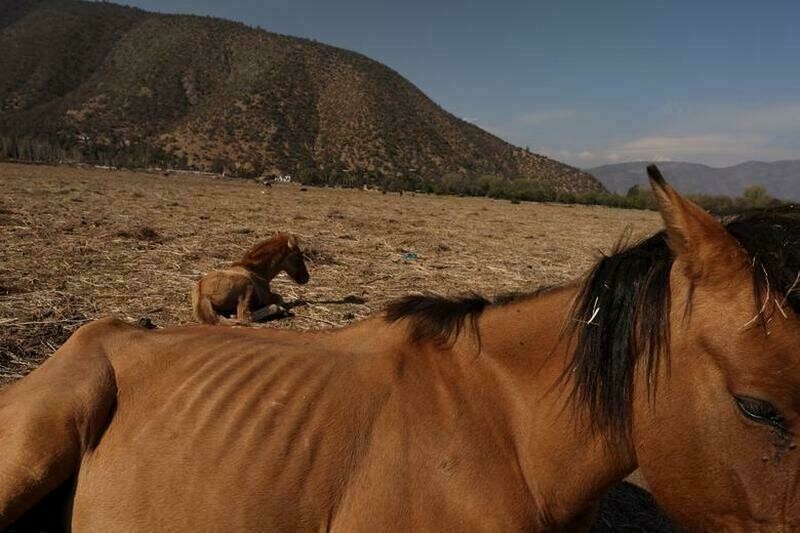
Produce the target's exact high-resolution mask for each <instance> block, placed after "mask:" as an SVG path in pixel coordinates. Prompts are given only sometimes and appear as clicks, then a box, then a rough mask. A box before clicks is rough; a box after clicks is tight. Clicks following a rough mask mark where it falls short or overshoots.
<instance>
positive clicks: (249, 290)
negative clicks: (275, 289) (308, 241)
mask: <svg viewBox="0 0 800 533" xmlns="http://www.w3.org/2000/svg"><path fill="white" fill-rule="evenodd" d="M281 272H286V273H287V274H288V275H289V277H290V278H292V279H293V280H294V281H296V282H297V283H300V284H301V285H302V284H304V283H308V278H309V276H308V270H307V269H306V264H305V261H304V259H303V250H301V249H300V245H299V244H298V242H297V237H295V236H294V235H287V234H285V233H280V234H278V235H276V236H275V237H273V238H271V239H268V240H266V241H262V242H260V243H258V244H256V245H255V246H253V247H252V248H251V249H250V250H249V251H248V252H247V253H246V254H245V255H244V257H242V259H240V260H239V261H237V262H235V263H233V264H232V265H231V266H230V267H229V268H226V269H225V270H214V271H213V272H209V273H208V274H206V275H205V276H203V277H202V278H201V279H200V281H198V282H197V283H195V284H194V286H193V287H192V314H193V316H194V319H195V320H197V321H198V322H203V323H206V324H217V323H219V322H220V316H219V315H220V314H227V315H231V314H235V315H236V319H237V321H238V322H242V323H246V322H250V321H251V319H252V312H253V311H255V310H259V309H263V308H265V307H268V306H277V305H278V304H279V303H280V302H281V299H280V297H279V296H278V295H277V294H273V293H272V291H270V288H269V283H270V281H272V279H273V278H274V277H275V276H277V275H278V274H280V273H281ZM273 314H274V312H273Z"/></svg>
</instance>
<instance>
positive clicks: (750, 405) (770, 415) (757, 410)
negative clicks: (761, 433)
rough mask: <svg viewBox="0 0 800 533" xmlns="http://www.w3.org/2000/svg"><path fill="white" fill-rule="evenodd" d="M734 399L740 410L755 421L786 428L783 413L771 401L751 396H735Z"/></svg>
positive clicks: (782, 428)
mask: <svg viewBox="0 0 800 533" xmlns="http://www.w3.org/2000/svg"><path fill="white" fill-rule="evenodd" d="M734 399H735V400H736V406H737V407H738V408H739V411H741V413H742V414H743V415H744V416H745V417H747V418H749V419H750V420H752V421H753V422H758V423H759V424H766V425H770V426H773V427H775V428H778V429H781V430H784V431H785V430H786V421H785V419H784V418H783V415H781V413H780V411H778V409H777V408H776V407H775V406H774V405H772V404H771V403H770V402H768V401H766V400H759V399H758V398H752V397H750V396H734Z"/></svg>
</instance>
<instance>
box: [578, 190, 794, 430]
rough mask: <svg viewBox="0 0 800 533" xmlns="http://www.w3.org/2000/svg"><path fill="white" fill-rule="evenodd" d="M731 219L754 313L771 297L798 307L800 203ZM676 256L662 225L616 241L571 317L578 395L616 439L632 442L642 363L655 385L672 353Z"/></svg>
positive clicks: (597, 425) (595, 424)
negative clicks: (635, 238)
mask: <svg viewBox="0 0 800 533" xmlns="http://www.w3.org/2000/svg"><path fill="white" fill-rule="evenodd" d="M725 227H726V228H727V230H728V232H730V234H731V235H732V236H733V237H734V238H735V239H736V240H737V241H738V242H739V243H740V244H741V245H742V247H743V248H744V250H745V251H746V252H747V253H748V254H749V256H750V258H751V260H752V265H753V284H754V290H755V295H754V296H755V297H754V306H755V311H754V313H759V316H760V321H761V323H762V325H765V324H766V321H767V320H768V319H769V317H768V316H763V314H762V313H760V311H762V310H763V308H764V305H763V302H764V301H765V299H767V298H777V300H778V301H779V302H781V303H785V304H788V305H789V307H791V309H793V310H794V311H795V312H797V313H800V278H799V277H798V276H800V207H798V206H792V205H789V206H782V207H779V208H773V209H767V210H762V211H756V212H751V213H747V214H743V215H739V216H737V217H735V218H733V219H731V220H730V221H728V222H727V223H726V224H725ZM672 263H673V257H672V254H671V252H670V250H669V247H668V245H667V240H666V235H665V233H664V232H663V231H662V232H660V233H657V234H655V235H653V236H652V237H650V238H648V239H646V240H644V241H642V242H640V243H638V244H636V245H634V246H631V247H629V248H625V249H622V247H621V246H618V247H617V250H615V252H614V253H613V254H611V255H609V256H604V257H602V258H601V259H600V261H598V263H597V264H596V265H595V266H594V268H593V269H592V270H591V271H590V272H589V274H588V275H587V277H586V280H585V282H584V284H583V286H582V288H581V291H580V293H579V295H578V298H577V299H576V302H575V305H574V308H573V312H572V313H571V317H572V323H571V324H568V325H566V329H565V332H566V333H567V334H568V335H569V336H570V337H572V338H573V339H574V342H575V351H574V352H573V356H572V360H571V362H570V364H569V365H568V367H567V369H566V373H565V375H564V377H565V378H566V377H568V376H572V378H573V379H574V385H573V390H572V398H573V400H574V401H575V402H576V404H582V405H585V406H586V407H587V408H588V411H589V420H590V424H591V426H592V429H594V430H600V431H603V432H605V433H606V434H607V435H609V436H610V437H611V438H612V439H613V440H614V441H615V442H616V443H617V444H623V445H624V444H626V443H628V442H629V440H628V437H629V435H630V427H631V410H632V400H633V386H634V374H635V372H636V369H637V368H638V367H639V365H640V364H643V365H645V369H646V375H647V383H648V386H651V387H655V386H656V376H657V372H658V367H659V364H660V361H661V359H662V358H668V357H669V316H670V288H669V275H670V270H671V267H672ZM767 290H768V291H770V293H771V295H772V296H770V295H769V294H765V292H766V291H767ZM768 308H769V309H772V307H771V306H770V307H768ZM653 390H654V389H651V392H652V391H653Z"/></svg>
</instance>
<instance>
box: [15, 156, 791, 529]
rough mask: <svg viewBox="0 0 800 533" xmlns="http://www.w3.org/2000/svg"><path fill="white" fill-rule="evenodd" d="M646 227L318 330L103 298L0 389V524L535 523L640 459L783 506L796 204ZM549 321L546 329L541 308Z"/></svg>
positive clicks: (691, 480)
mask: <svg viewBox="0 0 800 533" xmlns="http://www.w3.org/2000/svg"><path fill="white" fill-rule="evenodd" d="M650 173H651V180H652V182H653V188H654V191H655V194H656V197H657V199H658V202H659V206H660V211H661V214H662V216H663V218H664V221H665V224H666V231H665V232H663V233H659V234H657V235H655V236H653V237H651V238H650V239H648V240H646V241H644V242H642V243H640V244H638V245H636V246H633V247H631V248H628V249H625V250H621V251H618V252H617V253H615V254H613V255H610V256H607V257H604V258H603V259H601V260H600V261H599V263H598V264H597V265H596V266H595V267H594V269H593V270H592V271H591V272H590V273H589V275H588V277H587V278H586V279H585V280H584V281H582V282H581V283H571V284H568V285H565V286H562V287H557V288H554V289H550V290H547V291H543V292H539V293H537V294H532V295H528V296H525V297H518V298H515V299H512V300H511V301H506V302H503V303H501V304H489V303H488V302H486V300H484V299H482V298H479V297H471V298H465V299H458V300H451V299H442V298H435V297H424V296H421V297H419V296H414V297H409V298H406V299H404V300H401V301H400V302H398V303H396V304H394V305H392V306H391V307H390V308H389V309H388V311H387V313H386V314H385V315H384V316H380V317H375V318H372V319H368V320H365V321H363V322H360V323H357V324H355V325H352V326H350V327H346V328H343V329H338V330H333V331H321V332H295V331H276V330H251V329H247V328H243V329H230V328H221V327H210V326H188V327H181V328H173V329H164V330H160V331H145V330H143V329H141V328H136V327H134V326H129V325H126V324H124V323H122V322H120V321H117V320H110V319H106V320H101V321H98V322H95V323H93V324H91V325H88V326H85V327H83V328H81V329H80V330H79V331H78V332H77V333H76V334H74V335H73V336H72V338H71V339H70V340H69V341H68V342H67V343H66V344H65V345H64V346H63V347H62V348H61V349H59V350H58V352H57V353H56V354H55V355H54V356H53V357H51V358H50V359H49V360H48V361H47V362H45V363H44V364H43V365H42V366H41V367H40V368H39V369H38V370H36V371H34V372H33V373H31V374H30V375H29V376H28V377H25V378H23V379H21V380H20V381H18V382H17V383H14V384H13V385H11V386H10V387H8V388H6V389H5V390H3V391H2V392H0V431H1V432H2V433H0V517H2V518H0V522H1V523H3V524H8V523H9V522H11V521H13V520H14V519H15V517H17V516H18V515H19V514H20V513H22V512H23V511H25V509H27V508H29V507H30V506H31V505H33V504H34V502H36V501H37V500H39V499H40V498H42V497H43V496H44V495H45V494H47V493H48V492H50V491H51V490H53V489H54V488H55V487H56V486H58V485H59V484H61V483H64V482H65V481H66V480H74V481H71V483H73V484H74V489H73V495H72V501H71V504H72V505H71V514H70V516H69V517H68V520H69V523H70V525H71V527H72V530H73V531H103V532H114V531H341V532H356V531H364V532H374V531H415V532H420V531H435V532H441V531H492V532H494V531H543V530H556V529H566V530H574V529H576V528H580V527H581V526H582V525H584V524H586V521H587V519H588V518H589V517H590V516H591V512H592V509H593V506H594V503H595V502H597V500H598V499H599V498H600V496H601V495H602V494H603V493H604V491H606V490H607V489H608V488H609V487H610V486H611V485H612V484H614V483H616V482H618V481H620V480H622V479H623V478H624V477H625V476H626V475H628V474H629V473H630V472H632V471H633V470H634V469H635V468H637V467H638V468H640V469H641V471H642V473H643V474H644V477H645V478H646V480H647V482H648V484H649V486H650V488H651V489H652V491H653V493H654V495H655V497H656V499H657V500H658V502H659V503H660V504H661V505H662V506H663V507H664V508H665V509H666V510H667V512H668V513H670V514H671V515H672V517H674V518H675V519H676V520H677V521H679V522H681V523H682V524H684V525H685V526H687V527H688V528H691V529H698V530H707V531H722V530H727V531H794V530H798V529H800V498H798V496H800V494H798V491H800V488H799V487H800V454H799V453H798V452H797V451H796V450H795V445H794V440H795V434H796V432H797V431H798V429H800V423H799V421H798V410H799V409H800V350H798V346H799V345H800V319H798V312H800V293H798V291H797V286H798V279H800V278H799V277H798V272H800V247H798V240H800V213H798V212H797V211H795V210H794V209H789V208H786V209H780V210H774V211H768V212H761V213H757V214H752V215H744V216H741V217H739V218H737V219H735V220H733V221H731V222H729V223H728V224H727V226H723V225H722V224H720V223H719V222H717V221H716V220H715V219H714V218H712V217H711V216H709V215H708V214H706V213H705V212H704V211H703V210H701V209H700V208H699V207H697V206H696V205H694V204H692V203H691V202H689V201H687V200H685V199H683V198H682V197H681V196H679V195H678V194H677V193H676V192H675V191H674V190H673V189H672V188H670V187H669V186H668V185H667V184H666V183H665V182H664V180H663V179H662V178H661V177H660V175H659V174H658V172H657V170H655V169H654V168H652V169H651V170H650ZM565 324H566V327H564V326H565Z"/></svg>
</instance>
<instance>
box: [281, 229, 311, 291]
mask: <svg viewBox="0 0 800 533" xmlns="http://www.w3.org/2000/svg"><path fill="white" fill-rule="evenodd" d="M281 266H282V268H283V271H284V272H286V273H287V274H288V275H289V277H291V278H292V279H293V280H295V281H296V282H297V283H299V284H301V285H303V284H305V283H308V279H309V275H308V269H307V268H306V262H305V258H304V256H303V250H302V249H301V248H300V243H299V242H298V241H297V237H295V236H294V235H289V237H288V238H287V239H286V254H285V256H284V259H283V262H282V263H281Z"/></svg>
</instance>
